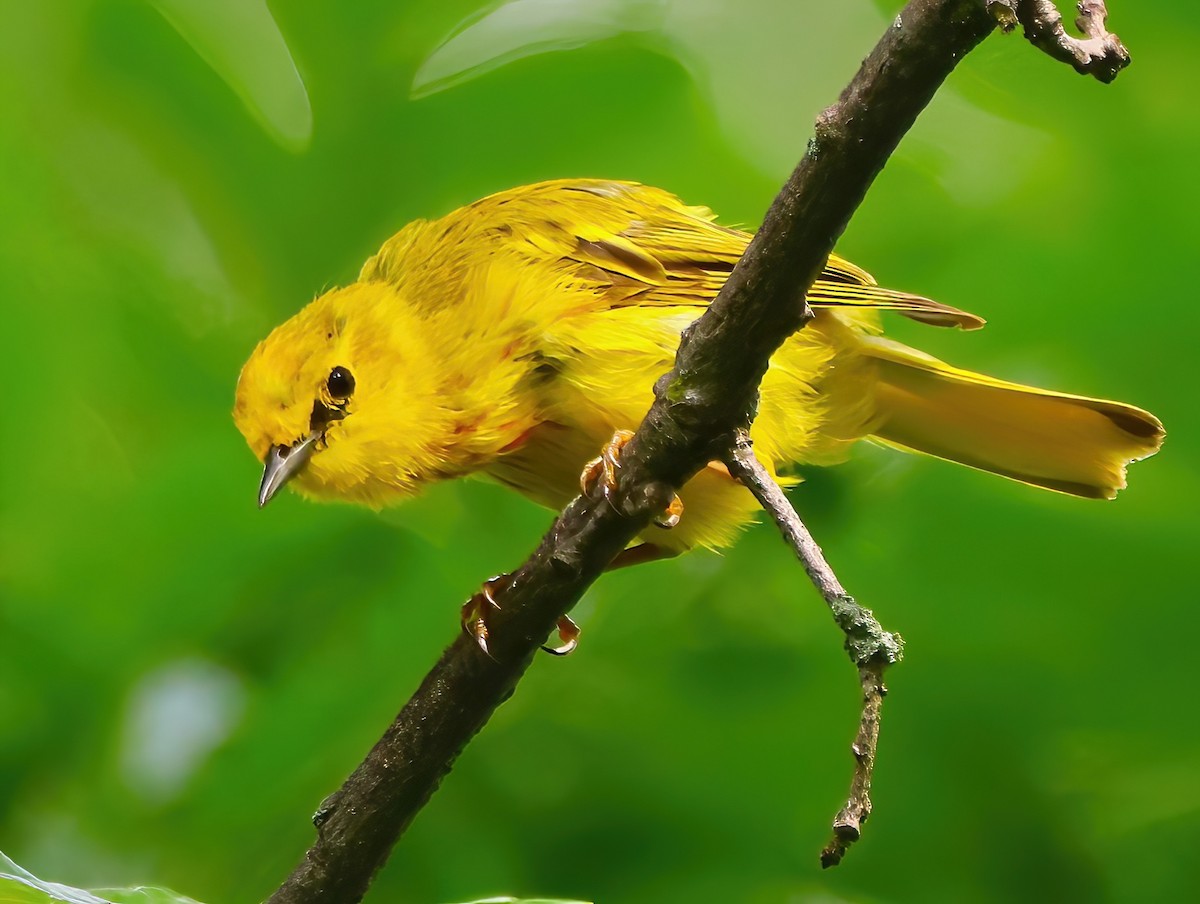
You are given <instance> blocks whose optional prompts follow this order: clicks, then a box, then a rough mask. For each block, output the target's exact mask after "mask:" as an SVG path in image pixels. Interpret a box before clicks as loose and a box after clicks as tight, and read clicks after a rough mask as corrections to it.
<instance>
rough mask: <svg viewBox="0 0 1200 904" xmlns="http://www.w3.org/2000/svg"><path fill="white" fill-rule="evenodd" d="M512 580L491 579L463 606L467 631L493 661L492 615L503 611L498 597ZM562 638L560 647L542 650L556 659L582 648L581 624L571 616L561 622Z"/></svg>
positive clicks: (559, 629) (559, 624)
mask: <svg viewBox="0 0 1200 904" xmlns="http://www.w3.org/2000/svg"><path fill="white" fill-rule="evenodd" d="M508 580H509V576H508V575H507V574H498V575H496V576H495V577H492V578H488V579H487V580H486V581H484V582H483V586H482V587H480V588H479V592H478V593H476V594H475V595H474V596H472V597H471V598H470V599H469V600H467V601H466V602H465V603H463V607H462V626H463V631H465V632H466V633H467V635H468V636H470V637H471V638H473V639H474V641H475V643H476V644H478V646H479V649H481V650H483V652H484V653H486V654H487V655H488V657H489V658H491V659H495V658H496V657H495V656H492V651H491V650H489V649H488V643H487V639H488V633H489V631H488V616H489V615H490V614H491V613H492V612H493V611H495V610H497V609H499V608H500V604H499V603H497V602H496V594H497V593H499V591H500V588H501V587H502V586H504V584H505V583H506V582H508ZM558 637H559V639H560V640H561V641H562V643H561V644H559V645H558V646H557V647H548V646H546V645H545V644H543V645H542V649H543V650H545V651H546V652H547V653H550V654H552V655H554V656H566V655H567V654H568V653H570V652H571V651H572V650H574V649H575V648H576V647H577V646H579V625H577V624H575V622H574V620H572V619H571V618H570V616H567V615H563V616H561V617H560V618H559V619H558Z"/></svg>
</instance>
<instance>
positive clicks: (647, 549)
mask: <svg viewBox="0 0 1200 904" xmlns="http://www.w3.org/2000/svg"><path fill="white" fill-rule="evenodd" d="M677 555H679V550H677V549H668V548H667V547H665V546H659V545H658V544H657V543H639V544H638V545H637V546H629V547H626V548H625V549H622V550H621V551H620V552H619V553H617V556H616V558H615V559H613V560H612V561H611V562H609V563H608V566H607V567H606V568H605V569H604V570H605V571H616V570H617V569H618V568H629V567H630V566H631V565H642V564H644V563H646V562H659V561H661V560H663V559H672V558H674V557H675V556H677Z"/></svg>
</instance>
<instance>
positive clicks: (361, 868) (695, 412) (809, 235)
mask: <svg viewBox="0 0 1200 904" xmlns="http://www.w3.org/2000/svg"><path fill="white" fill-rule="evenodd" d="M984 2H985V0H912V2H910V3H908V5H907V6H905V8H904V10H903V11H902V12H901V13H900V15H899V16H898V17H897V18H896V20H895V21H894V23H893V24H891V25H889V27H888V29H887V31H886V33H885V34H884V35H883V37H882V38H881V39H880V41H879V43H878V44H877V45H876V47H875V49H874V50H873V51H872V52H871V54H870V56H868V57H867V59H866V60H865V61H864V62H863V64H862V67H861V68H860V70H859V72H858V74H857V75H856V76H855V77H854V79H853V81H852V82H851V83H850V85H849V86H848V87H847V88H846V90H845V91H844V92H843V93H842V95H841V98H840V99H839V100H838V102H837V103H836V104H834V105H833V106H832V107H830V108H829V109H828V110H826V111H825V112H824V113H822V114H821V116H820V117H819V118H818V119H817V122H816V130H815V136H814V138H813V139H812V140H811V141H810V142H809V147H808V152H807V153H806V154H805V155H804V157H803V159H802V160H801V161H800V164H799V165H798V166H797V167H796V170H795V171H794V172H793V173H792V176H791V178H790V179H789V180H788V182H787V184H786V185H785V186H784V188H783V190H782V191H781V192H780V194H779V196H778V197H777V198H776V199H775V201H774V203H773V204H772V205H771V208H770V210H769V211H768V212H767V215H766V217H765V218H764V220H763V225H762V227H761V228H760V229H759V231H758V233H757V234H756V235H755V237H754V239H753V240H752V241H751V243H750V245H749V247H748V248H747V250H746V253H745V254H744V255H743V257H742V259H741V261H739V263H738V265H737V267H736V268H735V269H734V271H733V273H732V274H731V275H730V277H729V280H728V281H727V282H726V284H725V286H724V288H723V289H722V290H721V292H720V294H719V295H718V297H717V298H716V299H715V300H714V301H713V303H712V304H711V305H710V306H709V308H708V310H707V311H706V312H705V314H704V315H703V316H702V317H701V318H700V319H699V320H697V321H696V322H695V323H694V324H693V325H692V326H691V327H689V328H688V329H687V330H686V331H685V333H684V335H683V337H682V340H681V342H680V346H679V351H678V353H677V356H676V362H675V367H674V369H673V370H672V371H671V372H670V373H668V374H666V375H665V376H663V377H662V378H661V379H660V380H659V381H658V383H657V384H656V387H655V396H656V398H655V402H654V404H653V406H652V407H651V409H650V412H649V413H648V414H647V416H646V418H645V420H644V421H643V422H642V424H641V426H640V427H639V428H638V431H637V433H636V435H635V436H634V438H633V439H632V440H631V441H630V442H629V444H628V445H627V446H626V447H625V449H624V450H623V453H622V461H621V464H622V467H621V481H620V485H619V486H618V488H617V491H616V493H615V495H614V496H613V498H612V500H611V502H610V501H608V500H604V499H598V500H597V499H583V498H580V499H576V500H575V501H574V502H572V503H571V504H570V505H569V506H568V507H567V508H566V509H565V510H564V511H563V513H562V514H561V515H560V516H559V518H558V519H557V520H556V521H555V523H554V525H553V527H552V528H551V529H550V532H549V533H548V534H547V535H546V536H545V537H544V538H543V539H542V542H541V544H540V545H539V546H538V548H537V550H536V551H535V552H534V553H533V555H532V556H530V558H529V559H528V560H527V561H526V562H525V563H524V564H523V565H522V566H521V567H520V569H519V570H517V571H516V572H515V573H514V574H513V575H512V576H511V582H510V585H509V586H508V587H507V588H505V589H502V590H501V591H500V593H499V596H498V598H499V600H500V603H501V605H502V607H503V608H502V609H500V610H499V611H497V612H495V613H494V615H493V616H492V617H491V618H490V619H489V624H490V628H491V633H490V636H489V644H490V646H491V649H492V652H493V654H494V656H495V659H494V660H493V659H490V658H488V657H487V656H485V655H483V654H482V653H481V651H480V650H479V649H478V647H476V645H475V644H474V642H473V641H471V640H470V639H468V638H466V637H459V638H458V640H457V641H455V642H454V643H453V644H452V645H451V646H450V647H449V648H448V649H447V650H446V651H445V652H444V653H443V654H442V657H441V659H440V660H439V662H438V663H437V665H435V666H434V668H433V670H432V671H431V672H430V673H429V675H428V676H427V677H426V678H425V680H424V681H423V682H422V684H421V686H420V688H418V690H417V691H416V693H415V694H414V695H413V697H412V698H411V699H410V700H409V701H408V703H407V704H406V705H405V706H404V708H403V709H402V710H401V712H400V713H399V715H398V716H397V717H396V720H395V722H393V724H392V725H391V727H390V728H389V729H388V730H387V732H386V733H385V734H384V736H383V737H382V738H381V739H380V741H379V742H378V743H377V744H376V745H375V746H374V748H372V750H371V752H370V753H369V754H368V755H367V757H366V759H365V760H364V761H363V762H362V764H361V765H359V767H358V768H357V769H356V770H355V771H354V773H353V774H352V775H351V776H350V777H349V779H347V781H346V783H345V785H344V786H343V787H342V788H341V790H339V791H338V792H337V793H336V794H334V795H332V796H331V797H329V798H328V799H327V800H326V801H325V802H324V803H323V804H322V806H321V809H320V811H319V812H318V813H317V815H316V817H314V822H315V823H316V825H317V839H316V841H315V842H314V844H313V846H312V847H311V848H310V849H309V851H308V852H307V853H306V854H305V856H304V859H303V860H302V861H301V863H300V864H299V865H298V866H297V867H296V869H295V870H294V871H293V873H292V875H291V876H290V877H289V878H288V879H287V881H285V882H284V884H283V885H282V886H280V888H279V889H278V890H277V891H276V892H275V893H274V894H273V895H272V896H271V898H270V899H269V902H270V904H300V902H305V904H311V902H338V904H342V902H355V901H358V900H359V899H360V898H361V897H362V895H363V894H364V893H365V892H366V889H367V887H368V885H369V884H370V881H371V878H372V877H373V875H374V874H375V872H376V871H377V870H378V869H379V868H380V867H381V866H382V865H383V863H384V861H385V860H386V859H387V856H388V853H389V852H390V851H391V848H392V846H393V845H394V844H395V842H396V840H397V839H398V838H399V836H400V835H401V834H402V833H403V831H404V830H405V829H406V828H407V827H408V825H409V823H411V821H412V819H413V818H414V817H415V815H416V813H417V812H418V811H419V810H420V808H421V807H422V806H423V805H424V804H425V802H426V801H428V799H429V797H430V795H432V794H433V792H434V790H435V789H436V788H437V786H438V784H439V782H440V781H441V779H442V778H443V777H444V776H445V775H446V774H447V773H448V772H449V770H450V767H451V766H452V764H453V763H454V761H455V759H456V758H457V756H458V754H459V753H460V752H461V751H462V749H463V748H464V747H465V746H466V744H467V743H468V742H469V741H470V739H471V738H472V737H473V736H474V734H475V733H476V732H477V731H478V730H479V729H480V728H481V727H482V726H483V725H484V723H485V722H486V721H487V720H488V718H489V717H490V716H491V714H492V712H493V711H494V710H495V709H496V707H498V706H499V705H500V704H501V703H502V702H504V700H506V699H507V698H508V697H509V696H510V695H511V694H512V692H513V690H514V688H515V686H516V683H517V681H518V680H519V679H520V677H521V675H522V674H523V673H524V671H525V669H526V668H528V666H529V664H530V662H531V661H532V657H533V655H534V653H535V651H536V650H537V649H538V646H539V644H540V643H542V642H543V641H544V639H545V638H546V636H547V635H548V634H549V633H550V632H551V630H552V629H553V627H554V625H555V622H556V621H557V620H558V618H559V616H561V615H562V614H564V613H565V612H567V611H569V610H570V608H571V607H572V606H574V605H575V603H576V602H577V601H578V600H579V598H580V597H581V596H582V594H583V592H584V591H585V590H586V589H587V587H588V586H589V585H590V584H591V583H592V582H593V581H594V580H595V579H596V578H597V577H598V576H599V575H600V573H601V572H602V571H603V569H604V568H605V566H606V565H607V564H608V563H609V562H610V561H612V559H613V558H614V557H615V556H616V555H617V553H619V552H620V551H621V550H622V549H623V548H624V547H625V546H626V544H627V543H629V542H630V540H632V539H633V537H634V536H635V535H636V534H638V533H639V532H640V531H641V530H643V529H644V528H646V527H647V526H648V525H649V523H650V520H651V519H652V518H653V517H654V516H655V515H656V514H658V513H660V512H661V511H662V510H663V509H664V508H666V506H667V505H668V503H669V502H670V501H671V498H672V495H673V493H674V489H675V488H676V487H679V486H682V485H683V483H685V482H686V481H687V480H688V479H689V478H690V477H691V476H692V475H693V474H694V473H696V471H698V470H699V469H700V468H702V467H703V466H704V465H705V464H706V463H707V462H708V461H710V460H718V459H721V458H723V457H724V456H725V452H726V450H727V449H728V448H729V446H730V442H731V437H733V436H735V434H736V431H737V430H738V429H740V428H741V427H743V426H744V425H745V424H746V423H748V422H749V420H750V412H751V411H752V409H753V404H754V400H755V396H756V391H757V386H758V382H759V380H760V379H761V378H762V375H763V374H764V373H765V371H766V368H767V363H768V360H769V358H770V356H771V354H772V353H773V352H774V351H775V350H776V349H777V348H778V347H779V346H780V345H781V344H782V343H783V342H784V341H785V340H786V339H787V337H788V336H789V335H791V334H792V333H793V332H794V331H795V330H797V329H799V328H801V327H802V326H803V325H804V323H805V322H807V320H808V319H809V318H810V317H811V313H810V312H809V310H808V307H807V304H806V303H805V301H804V295H805V292H806V291H807V290H808V288H809V286H811V285H812V282H813V280H814V279H815V278H816V276H817V275H818V273H819V272H820V271H821V269H822V267H823V266H824V264H825V261H826V259H827V258H828V256H829V253H830V252H831V251H832V250H833V245H834V242H835V241H836V239H837V238H838V236H840V235H841V233H842V231H843V230H844V228H845V226H846V224H847V222H848V221H849V219H850V216H851V214H852V213H853V212H854V210H855V209H856V208H857V206H858V204H859V203H860V202H861V200H862V198H863V196H864V194H865V193H866V191H867V188H868V187H869V186H870V184H871V182H872V181H873V180H874V178H875V176H876V174H878V172H879V170H880V169H882V167H883V165H884V163H885V162H886V161H887V159H888V157H889V156H890V155H891V153H892V151H893V150H894V149H895V147H896V145H897V144H898V143H899V141H900V139H901V137H902V136H903V135H904V133H905V132H907V131H908V129H909V127H910V126H911V125H912V123H913V122H914V120H915V119H916V117H917V115H918V113H920V111H921V110H922V109H923V108H924V107H925V105H926V104H927V103H928V102H929V100H930V98H932V96H933V94H934V93H935V92H936V91H937V89H938V88H939V87H940V85H941V84H942V82H943V81H944V80H945V78H946V77H947V76H948V75H949V74H950V72H951V71H952V70H953V69H954V67H955V65H957V63H958V62H959V61H960V60H961V59H962V58H963V57H964V56H965V55H966V54H967V53H968V52H969V51H970V50H971V49H972V48H974V47H975V46H976V45H977V44H978V43H979V42H980V41H982V40H983V39H984V38H985V37H986V36H987V35H988V34H989V32H991V31H992V29H993V28H994V27H995V25H996V20H995V19H994V18H993V16H992V15H991V14H989V12H988V11H987V10H986V9H985V6H984ZM685 517H686V515H685ZM835 596H836V597H837V598H838V599H839V600H841V601H842V603H843V604H845V605H846V606H847V607H849V603H848V602H846V601H848V600H849V597H848V596H846V595H845V592H844V591H842V590H841V589H840V587H837V588H836V593H835ZM855 611H857V612H858V613H859V614H861V613H862V612H865V610H861V609H858V610H856V609H854V608H847V609H846V613H847V616H846V617H847V618H849V619H850V621H849V622H848V623H849V624H851V627H852V630H851V631H850V632H848V634H853V635H854V636H855V637H858V636H859V629H858V628H856V627H854V625H855V624H856V622H855V617H856V616H854V613H855ZM843 629H844V630H845V627H844V628H843ZM868 633H869V632H868ZM882 633H886V632H882ZM881 636H882V635H881ZM889 636H890V635H889ZM868 647H869V643H868ZM855 655H856V660H857V658H858V654H855ZM896 655H898V648H897V651H896ZM868 661H869V662H874V661H875V660H874V659H870V658H869V659H868ZM867 686H868V685H867V679H866V678H864V688H866V687H867ZM870 688H871V690H869V691H868V697H870V696H871V694H873V695H874V702H872V700H870V699H868V701H867V706H866V707H865V710H868V711H869V712H870V713H871V714H872V715H869V717H868V713H867V712H864V718H863V726H864V728H863V734H862V735H861V736H860V741H861V743H860V745H859V748H860V750H864V751H868V750H869V751H871V752H872V755H873V750H874V732H875V731H876V726H877V717H878V698H880V697H881V696H882V693H883V687H882V683H880V682H879V681H878V676H875V677H873V678H872V683H871V684H870ZM860 759H861V760H863V761H864V762H863V763H862V764H861V769H860V770H859V772H858V773H857V774H856V780H855V790H854V791H852V795H851V803H850V804H849V805H848V809H851V808H852V807H853V805H854V803H855V801H859V802H861V801H865V800H867V797H866V790H867V787H868V785H869V779H870V763H869V762H867V761H866V759H867V758H866V757H861V756H860ZM860 786H861V787H860ZM864 818H865V813H863V812H857V813H847V815H846V816H845V819H844V820H842V819H839V823H842V822H844V824H845V825H846V826H851V825H857V824H860V823H861V821H862V820H863V819H864ZM843 831H846V832H849V829H848V828H847V829H844V830H843Z"/></svg>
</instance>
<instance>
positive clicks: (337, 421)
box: [233, 283, 423, 506]
mask: <svg viewBox="0 0 1200 904" xmlns="http://www.w3.org/2000/svg"><path fill="white" fill-rule="evenodd" d="M399 307H400V306H399V305H397V304H396V299H395V298H394V297H393V295H392V293H391V292H390V290H388V289H386V288H384V287H382V286H381V285H380V284H362V283H356V284H354V285H351V286H349V287H347V288H344V289H335V290H333V291H331V292H328V293H326V294H325V295H322V296H321V297H320V298H318V299H317V300H316V301H314V302H312V303H311V304H310V305H308V307H306V308H304V310H302V311H300V313H298V314H296V316H294V317H293V318H292V319H291V320H288V321H287V322H286V323H284V324H282V325H281V326H279V327H277V328H276V329H275V330H274V331H272V332H271V334H270V335H269V336H267V338H266V339H264V340H263V341H262V342H260V343H259V344H258V347H257V348H255V349H254V352H253V353H252V354H251V356H250V359H249V360H248V361H247V362H246V364H245V366H244V367H243V368H242V372H241V376H240V377H239V378H238V385H237V396H236V401H235V403H234V408H233V418H234V422H235V423H236V424H237V427H238V429H239V430H240V431H241V433H242V435H243V436H244V437H245V438H246V442H247V443H249V445H250V448H251V449H252V450H253V452H254V454H255V455H256V456H257V457H258V459H259V460H260V461H262V462H263V476H262V483H261V485H260V487H259V494H258V504H259V505H260V506H263V505H266V504H267V502H268V501H270V499H271V497H272V496H274V495H275V493H276V492H278V490H279V489H280V488H281V487H282V486H283V485H284V484H285V483H289V484H291V485H292V486H293V487H294V488H295V489H298V490H299V491H300V492H301V493H303V494H304V495H306V496H312V497H317V498H330V499H343V500H352V501H357V502H364V503H366V504H368V505H372V506H379V505H382V504H384V503H386V502H388V501H390V500H391V499H392V498H395V497H397V496H402V495H406V494H408V493H411V492H412V491H414V490H415V489H416V484H417V482H418V477H417V474H416V472H415V468H414V462H413V461H412V457H413V456H412V454H411V453H410V452H409V451H408V450H406V449H405V448H404V437H405V423H406V421H407V420H408V419H409V417H410V416H412V415H413V411H412V409H413V407H414V406H413V405H412V404H411V402H412V398H413V392H412V390H413V389H414V388H415V387H413V386H412V383H413V380H412V379H410V378H409V377H408V375H409V374H411V373H413V372H414V371H416V372H417V373H419V372H420V368H421V365H422V363H423V362H422V361H421V360H420V359H421V357H422V354H421V352H422V350H421V349H420V348H419V347H416V346H415V345H414V342H413V337H412V335H411V332H410V331H408V330H406V329H405V328H404V327H405V326H406V325H407V324H401V323H399V322H398V321H397V318H396V317H395V316H393V315H394V313H395V311H396V310H397V309H398V308H399ZM418 382H419V377H418ZM417 397H420V393H418V394H417Z"/></svg>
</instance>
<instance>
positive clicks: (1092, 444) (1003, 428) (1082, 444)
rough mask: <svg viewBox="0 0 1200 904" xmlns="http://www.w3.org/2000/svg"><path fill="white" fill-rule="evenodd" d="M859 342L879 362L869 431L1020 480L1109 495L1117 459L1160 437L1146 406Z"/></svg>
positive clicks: (1134, 456) (1118, 478)
mask: <svg viewBox="0 0 1200 904" xmlns="http://www.w3.org/2000/svg"><path fill="white" fill-rule="evenodd" d="M864 352H865V353H866V354H867V356H868V357H870V358H873V359H874V360H875V361H876V363H877V367H878V379H879V382H878V387H877V395H876V405H877V411H878V418H879V420H878V422H877V426H876V427H875V429H874V430H873V434H874V436H875V438H877V439H879V440H882V441H883V442H885V443H887V444H890V445H895V446H900V447H903V448H905V449H909V450H914V451H918V452H924V453H926V454H928V455H934V456H937V457H938V458H945V459H948V460H950V461H956V462H959V463H961V464H964V465H968V466H969V467H972V468H979V469H980V470H983V471H990V472H992V473H993V474H1000V475H1002V476H1004V477H1010V478H1012V479H1013V480H1019V481H1021V482H1022V483H1028V484H1032V485H1034V486H1039V487H1045V488H1046V489H1050V490H1057V491H1059V492H1062V493H1070V494H1072V495H1074V496H1085V497H1090V498H1094V499H1112V498H1113V497H1114V496H1116V494H1117V491H1118V490H1120V489H1122V488H1124V486H1125V466H1126V465H1127V464H1129V463H1130V462H1132V461H1137V460H1138V459H1141V458H1146V457H1147V456H1149V455H1153V454H1154V453H1155V452H1157V451H1158V448H1159V446H1161V445H1162V440H1163V435H1164V432H1163V427H1162V424H1161V423H1160V422H1159V420H1158V418H1156V417H1154V415H1152V414H1149V413H1148V412H1145V411H1142V410H1141V409H1140V408H1135V407H1134V406H1132V405H1125V404H1122V403H1121V402H1110V401H1105V400H1102V399H1089V398H1086V397H1084V396H1074V395H1066V394H1064V393H1058V392H1050V391H1048V390H1044V389H1037V388H1035V387H1032V386H1022V385H1020V384H1019V383H1007V382H1005V381H1003V380H997V379H994V378H992V377H988V376H984V375H983V374H976V373H971V372H970V371H966V370H960V369H958V368H956V367H952V366H950V365H948V364H945V363H943V362H941V361H938V360H937V359H936V358H932V357H930V356H928V355H925V354H923V353H922V352H918V351H916V350H914V349H911V348H908V347H906V346H903V345H900V344H899V343H896V342H892V341H890V340H887V339H881V338H876V337H869V338H867V339H866V340H865V341H864Z"/></svg>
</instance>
